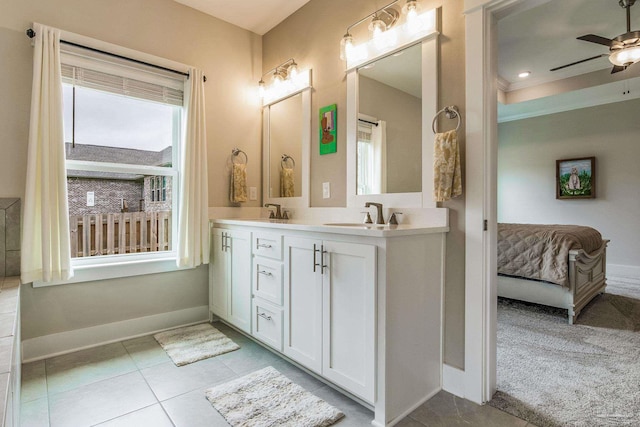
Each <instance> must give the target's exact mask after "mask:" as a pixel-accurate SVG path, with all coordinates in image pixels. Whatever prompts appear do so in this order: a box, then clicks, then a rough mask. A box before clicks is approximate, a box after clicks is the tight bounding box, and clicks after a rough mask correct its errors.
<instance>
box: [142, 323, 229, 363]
mask: <svg viewBox="0 0 640 427" xmlns="http://www.w3.org/2000/svg"><path fill="white" fill-rule="evenodd" d="M153 337H154V338H155V339H156V341H158V343H159V344H160V345H161V346H162V348H163V349H164V351H166V352H167V354H168V355H169V357H170V358H171V360H173V363H175V364H176V366H182V365H187V364H189V363H193V362H197V361H198V360H202V359H208V358H209V357H213V356H217V355H219V354H223V353H228V352H230V351H233V350H237V349H239V348H240V346H238V344H236V343H234V342H233V341H231V340H230V339H229V338H227V336H226V335H225V334H223V333H222V332H220V331H219V330H217V329H216V328H214V327H213V326H211V325H210V324H208V323H201V324H199V325H193V326H187V327H184V328H178V329H172V330H170V331H165V332H160V333H159V334H155V335H154V336H153Z"/></svg>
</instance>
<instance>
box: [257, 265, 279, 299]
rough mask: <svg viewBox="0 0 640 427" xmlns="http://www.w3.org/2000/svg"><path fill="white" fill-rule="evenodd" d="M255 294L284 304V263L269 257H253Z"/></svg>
mask: <svg viewBox="0 0 640 427" xmlns="http://www.w3.org/2000/svg"><path fill="white" fill-rule="evenodd" d="M253 295H254V296H256V297H260V298H262V299H264V300H267V301H269V302H271V303H273V304H275V305H279V306H281V305H282V263H281V262H279V261H274V260H271V259H269V258H263V257H259V256H256V257H254V258H253Z"/></svg>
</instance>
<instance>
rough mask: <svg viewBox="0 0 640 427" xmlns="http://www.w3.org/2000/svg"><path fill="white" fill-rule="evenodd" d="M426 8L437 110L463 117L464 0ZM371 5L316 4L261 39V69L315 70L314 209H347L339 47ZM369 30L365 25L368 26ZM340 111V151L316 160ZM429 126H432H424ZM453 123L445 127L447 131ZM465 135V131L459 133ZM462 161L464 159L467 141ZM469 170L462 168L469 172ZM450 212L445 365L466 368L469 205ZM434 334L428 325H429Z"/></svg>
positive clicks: (360, 1)
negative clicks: (291, 65)
mask: <svg viewBox="0 0 640 427" xmlns="http://www.w3.org/2000/svg"><path fill="white" fill-rule="evenodd" d="M422 3H423V7H424V8H426V9H430V8H434V7H439V6H442V15H441V29H442V35H441V37H440V69H439V71H440V77H439V79H440V81H439V95H438V98H439V99H438V105H439V107H440V108H442V107H443V106H445V105H451V104H455V105H457V106H458V107H459V108H460V111H461V112H462V116H463V117H465V116H464V99H465V91H464V78H465V76H464V16H463V14H462V10H463V1H462V0H447V1H446V2H443V1H430V0H424V1H423V2H422ZM380 6H382V4H374V3H372V2H371V1H369V0H350V1H340V0H311V1H310V2H309V3H308V4H307V5H305V6H304V7H302V8H301V9H300V10H298V11H297V12H296V13H295V14H293V15H292V16H290V17H289V18H288V19H287V20H285V21H284V22H283V23H281V24H280V25H278V26H277V27H276V28H274V29H273V30H271V31H269V32H268V33H267V34H265V35H264V36H263V46H262V49H263V58H262V59H263V70H264V71H266V70H268V69H270V68H272V67H274V66H276V65H278V64H279V63H281V62H284V61H285V60H287V59H288V58H291V57H293V58H295V60H296V62H297V63H298V64H299V65H300V68H301V69H305V68H312V69H313V93H312V100H311V104H312V110H311V111H312V115H311V118H312V122H311V129H312V132H311V144H312V146H311V205H312V206H315V207H320V206H345V205H346V182H345V180H346V152H345V148H346V132H345V118H346V79H345V72H344V71H345V70H344V63H343V62H342V61H340V58H339V43H340V39H341V38H342V35H343V34H344V33H345V30H346V28H347V27H348V26H349V25H351V24H352V23H354V22H356V21H358V20H359V19H361V18H363V17H364V16H366V15H368V14H369V13H371V12H373V11H374V9H375V7H380ZM363 25H364V24H363ZM334 103H335V104H337V107H338V151H337V153H335V154H328V155H323V156H320V155H319V154H318V131H317V130H318V117H317V114H318V113H317V112H318V110H319V108H320V107H323V106H325V105H330V104H334ZM423 125H425V126H431V123H425V124H423ZM447 126H451V124H450V123H445V122H442V123H440V126H439V129H447ZM459 134H460V135H464V128H463V127H462V128H461V129H460V130H459ZM461 143H462V147H463V153H462V158H464V141H461ZM463 170H464V165H463ZM323 182H331V198H330V199H323V198H322V183H323ZM444 206H445V207H448V208H450V225H451V231H450V232H449V234H448V235H447V266H446V274H447V277H446V286H445V337H444V341H445V349H444V350H445V361H446V363H448V364H450V365H453V366H456V367H460V368H462V367H464V198H460V199H458V200H453V201H451V202H447V203H445V204H444ZM424 327H430V325H424Z"/></svg>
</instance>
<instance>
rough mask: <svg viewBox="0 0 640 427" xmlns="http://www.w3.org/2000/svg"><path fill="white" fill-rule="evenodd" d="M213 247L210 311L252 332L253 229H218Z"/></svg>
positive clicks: (214, 234) (215, 232) (212, 240)
mask: <svg viewBox="0 0 640 427" xmlns="http://www.w3.org/2000/svg"><path fill="white" fill-rule="evenodd" d="M211 249H212V250H211V260H210V263H211V267H210V268H209V310H210V311H211V312H212V313H213V314H214V315H216V316H218V317H220V318H221V319H223V320H225V321H227V322H228V323H230V324H232V325H233V326H235V327H236V328H238V329H240V330H242V331H244V332H247V333H251V232H250V231H245V230H223V229H220V228H214V229H213V231H212V233H211Z"/></svg>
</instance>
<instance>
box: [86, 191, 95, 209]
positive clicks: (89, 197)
mask: <svg viewBox="0 0 640 427" xmlns="http://www.w3.org/2000/svg"><path fill="white" fill-rule="evenodd" d="M95 205H96V196H95V193H94V192H93V191H87V206H95Z"/></svg>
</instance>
